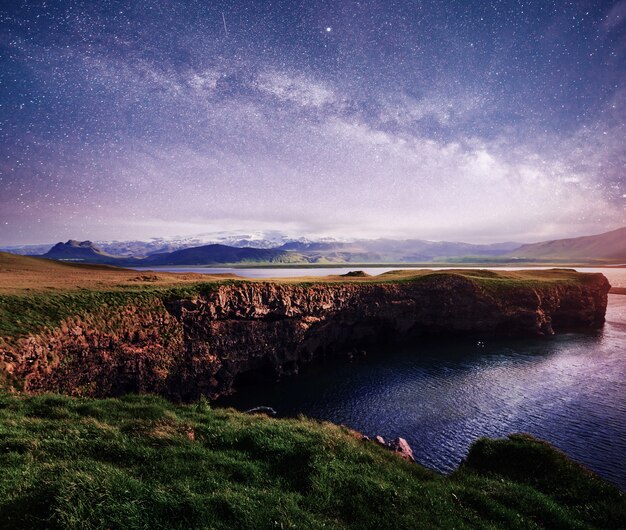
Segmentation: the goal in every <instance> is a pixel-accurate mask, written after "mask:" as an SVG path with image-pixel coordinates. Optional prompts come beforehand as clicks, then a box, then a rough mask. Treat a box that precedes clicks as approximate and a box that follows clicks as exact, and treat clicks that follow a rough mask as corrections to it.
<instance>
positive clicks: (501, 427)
mask: <svg viewBox="0 0 626 530" xmlns="http://www.w3.org/2000/svg"><path fill="white" fill-rule="evenodd" d="M580 270H583V269H580ZM587 270H589V269H587ZM309 271H310V270H307V274H309ZM325 271H326V274H329V272H328V269H325ZM599 272H603V273H605V274H606V275H607V277H609V280H610V281H611V283H612V284H613V285H615V286H621V287H626V270H624V269H599ZM273 275H275V273H273ZM217 404H218V405H221V406H233V407H236V408H238V409H247V408H251V407H253V406H257V405H267V406H271V407H273V408H275V409H276V410H277V411H278V413H279V415H280V416H295V415H297V414H300V413H302V414H304V415H306V416H309V417H313V418H317V419H321V420H329V421H332V422H335V423H340V424H344V425H347V426H349V427H351V428H354V429H357V430H359V431H361V432H363V433H365V434H368V435H376V434H380V435H382V436H384V437H385V438H395V437H398V436H402V437H404V438H406V439H407V440H408V441H409V443H410V444H411V446H412V448H413V450H414V452H415V455H416V458H417V460H418V461H419V462H421V463H422V464H424V465H426V466H428V467H430V468H433V469H436V470H438V471H442V472H447V471H450V470H452V469H454V468H455V467H456V466H457V465H458V464H459V462H460V461H461V459H462V458H463V457H464V456H465V454H466V453H467V450H468V447H469V445H470V444H471V443H472V442H473V441H474V440H475V439H476V438H479V437H481V436H488V437H500V436H505V435H507V434H509V433H514V432H527V433H531V434H533V435H536V436H538V437H540V438H543V439H545V440H548V441H549V442H551V443H553V444H554V445H555V446H557V447H559V448H560V449H562V450H563V451H565V452H566V453H567V454H568V455H569V456H570V457H572V458H574V459H575V460H577V461H579V462H581V463H583V464H585V465H586V466H588V467H589V468H591V469H593V470H594V471H596V472H597V473H599V474H600V475H601V476H603V477H605V478H606V479H608V480H610V481H612V482H613V483H615V484H617V485H619V486H620V487H621V488H622V489H626V459H625V458H624V457H625V456H626V296H624V295H610V296H609V308H608V312H607V322H606V325H605V326H604V328H603V329H602V330H600V331H598V332H594V333H591V334H563V335H558V336H555V337H546V338H536V339H525V340H491V341H489V340H488V341H485V343H484V344H477V343H476V342H474V341H455V342H449V341H437V342H428V343H421V344H415V345H414V346H413V347H410V348H407V349H404V350H398V351H392V352H385V353H382V352H381V353H376V354H369V355H368V356H367V357H366V358H364V359H359V360H356V361H353V362H350V363H348V362H342V361H331V362H327V363H325V364H323V365H321V366H320V365H318V366H315V367H311V368H309V369H307V370H305V372H304V373H302V374H300V375H298V376H295V377H292V378H288V379H286V380H283V381H282V382H280V383H277V384H274V385H256V386H249V387H246V388H244V389H242V390H240V391H239V392H238V393H237V394H235V395H233V396H229V397H227V398H224V399H221V400H219V401H218V403H217Z"/></svg>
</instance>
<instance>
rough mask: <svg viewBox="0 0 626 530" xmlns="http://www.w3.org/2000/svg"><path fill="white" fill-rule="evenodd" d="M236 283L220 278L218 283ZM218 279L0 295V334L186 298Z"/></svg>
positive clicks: (17, 333)
mask: <svg viewBox="0 0 626 530" xmlns="http://www.w3.org/2000/svg"><path fill="white" fill-rule="evenodd" d="M233 283H239V282H237V281H235V280H225V281H221V282H220V283H219V284H220V285H227V284H233ZM217 286H218V283H217V282H200V283H193V284H185V285H180V286H176V287H163V286H150V285H138V286H133V287H126V286H120V287H119V288H118V289H107V290H96V289H77V290H66V291H52V292H32V293H26V294H0V336H4V337H18V336H24V335H28V334H29V333H34V332H37V331H40V330H42V329H44V328H53V327H55V326H57V325H58V324H60V323H61V322H62V321H63V320H64V319H66V318H68V317H74V316H78V317H81V316H85V315H86V314H89V313H93V312H94V310H98V309H107V308H116V307H122V306H124V305H127V304H131V303H132V304H135V305H139V306H141V305H146V304H149V303H150V302H152V301H154V300H155V299H161V300H169V299H173V298H189V297H193V296H197V295H200V294H207V293H209V292H211V291H213V290H214V289H216V288H217Z"/></svg>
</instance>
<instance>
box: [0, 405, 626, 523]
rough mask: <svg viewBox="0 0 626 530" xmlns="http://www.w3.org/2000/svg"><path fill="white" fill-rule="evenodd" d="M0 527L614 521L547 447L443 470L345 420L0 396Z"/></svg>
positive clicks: (614, 505)
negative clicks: (370, 438)
mask: <svg viewBox="0 0 626 530" xmlns="http://www.w3.org/2000/svg"><path fill="white" fill-rule="evenodd" d="M0 468H1V469H2V473H1V474H0V526H2V527H3V528H68V529H73V528H76V529H78V528H80V529H85V528H103V529H104V528H151V529H155V528H216V529H217V528H224V529H226V528H228V529H232V528H255V529H262V528H306V529H314V528H359V529H364V528H376V529H380V528H394V529H398V528H507V529H515V528H519V529H530V528H562V529H566V528H567V529H570V528H581V529H583V528H619V527H623V526H622V525H623V522H624V521H625V520H626V500H625V498H624V495H623V494H622V493H620V492H619V491H618V490H617V489H615V488H613V487H612V486H610V485H608V484H607V483H605V482H603V481H601V480H600V479H599V478H597V477H596V476H595V475H592V474H591V473H590V472H588V471H586V470H584V469H583V468H581V467H579V466H578V465H577V464H575V463H573V462H571V461H569V460H568V459H567V458H565V457H564V456H563V455H562V454H561V453H559V452H557V451H556V450H554V449H553V448H552V447H550V446H549V445H547V444H545V443H542V442H538V441H536V440H534V439H532V438H529V437H524V436H516V437H513V438H512V439H509V440H498V441H488V440H481V441H479V442H477V443H476V444H475V445H474V446H473V448H472V449H471V451H470V454H469V456H468V458H467V462H466V464H465V465H463V466H462V467H461V468H460V469H459V470H458V471H456V472H455V473H454V474H452V475H451V476H448V477H444V476H441V475H438V474H435V473H433V472H430V471H428V470H426V469H424V468H423V467H421V466H420V465H417V464H412V463H409V462H407V461H405V460H403V459H402V458H400V457H399V456H398V455H395V454H393V453H392V452H390V451H389V450H387V449H384V448H382V447H379V446H378V445H376V444H375V443H373V442H365V441H362V440H361V439H360V437H359V436H358V435H357V434H356V433H354V432H352V431H349V430H347V429H345V428H342V427H338V426H335V425H332V424H328V423H318V422H314V421H311V420H307V419H303V418H301V419H293V420H275V419H270V418H266V417H264V416H251V415H246V414H242V413H237V412H234V411H230V410H223V409H212V408H210V406H209V405H208V404H206V403H205V402H199V403H197V404H193V405H188V406H175V405H172V404H170V403H168V402H166V401H164V400H161V399H159V398H154V397H148V396H143V397H137V396H127V397H125V398H123V399H119V400H117V399H109V400H87V399H75V398H74V399H73V398H67V397H61V396H53V395H49V396H38V397H16V396H8V395H4V396H2V395H0Z"/></svg>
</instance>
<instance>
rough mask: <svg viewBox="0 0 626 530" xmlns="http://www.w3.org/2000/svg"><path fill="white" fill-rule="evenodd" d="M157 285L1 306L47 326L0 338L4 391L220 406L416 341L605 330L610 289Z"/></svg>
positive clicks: (512, 276) (496, 275)
mask: <svg viewBox="0 0 626 530" xmlns="http://www.w3.org/2000/svg"><path fill="white" fill-rule="evenodd" d="M162 280H163V279H162V278H161V279H160V278H159V276H158V275H145V274H144V275H142V276H135V277H131V278H128V281H127V282H126V283H123V282H122V283H119V284H116V285H115V287H114V288H110V290H109V292H106V291H102V289H101V288H99V289H93V288H90V289H85V288H83V289H73V290H72V289H69V290H64V291H62V292H60V293H59V292H55V291H53V292H48V291H46V292H45V293H42V294H39V295H37V296H33V293H32V292H30V291H28V292H26V293H15V294H11V295H6V296H5V298H6V297H7V296H8V299H9V300H8V301H10V305H12V306H13V307H16V308H18V309H19V307H20V305H22V307H23V308H24V309H26V310H27V312H28V314H29V315H31V318H33V319H34V320H36V321H37V322H46V321H47V322H46V325H41V326H34V327H31V331H30V332H29V333H15V334H13V335H10V334H5V336H4V337H3V338H2V342H0V360H1V361H2V371H3V372H4V374H5V378H6V380H7V381H8V382H9V384H10V385H12V386H13V387H15V388H18V389H20V390H24V391H27V392H30V393H41V392H61V393H65V394H71V395H82V396H92V397H106V396H117V395H123V394H127V393H132V392H139V393H152V394H160V395H163V396H166V397H168V398H170V399H174V400H176V401H191V400H196V399H198V398H199V397H200V396H207V397H209V398H215V397H218V396H220V395H224V394H227V393H230V392H232V390H233V388H234V387H236V385H237V384H238V382H240V381H241V380H245V379H249V378H255V377H257V376H262V377H266V378H268V379H270V380H275V379H277V378H279V377H280V376H283V375H286V374H293V373H296V372H297V371H298V368H299V367H300V366H301V365H303V364H305V363H308V362H311V361H313V360H315V359H322V358H330V357H336V356H343V355H353V354H355V353H358V352H364V351H368V350H372V349H377V350H380V349H381V348H384V347H385V346H393V345H394V344H400V343H403V342H407V341H413V342H414V343H415V342H418V341H420V340H422V338H424V337H450V336H471V337H478V338H484V337H493V336H538V335H551V334H553V333H559V332H562V331H567V330H590V329H595V328H598V327H600V326H602V324H603V322H604V315H605V311H606V305H607V293H608V292H609V289H610V285H609V282H608V281H607V279H606V278H605V277H604V276H603V275H602V274H581V273H577V272H575V271H572V270H564V269H553V270H549V271H525V272H524V271H518V272H504V271H503V272H494V271H485V270H457V271H445V272H443V271H394V272H391V273H387V274H383V275H380V276H376V277H367V276H365V277H364V276H362V275H359V274H356V275H351V276H345V277H327V278H324V279H316V280H308V279H305V280H295V281H294V280H276V281H240V280H233V279H221V280H220V279H214V280H213V281H210V282H202V283H200V282H198V281H197V279H195V281H193V282H189V283H184V284H179V285H177V286H175V287H172V286H168V285H167V279H166V280H165V285H162V283H164V282H163V281H162ZM133 282H134V283H133ZM7 318H13V319H15V318H18V317H16V316H15V315H14V316H11V315H8V314H7ZM19 318H23V317H19Z"/></svg>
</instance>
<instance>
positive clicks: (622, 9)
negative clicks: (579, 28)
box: [602, 0, 626, 31]
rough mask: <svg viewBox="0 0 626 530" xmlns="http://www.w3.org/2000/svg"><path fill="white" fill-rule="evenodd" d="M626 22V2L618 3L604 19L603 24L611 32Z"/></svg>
mask: <svg viewBox="0 0 626 530" xmlns="http://www.w3.org/2000/svg"><path fill="white" fill-rule="evenodd" d="M625 20H626V0H620V1H619V2H617V3H616V4H615V5H614V6H613V7H611V9H610V10H609V12H608V13H607V15H606V17H605V18H604V20H603V22H602V24H603V26H604V28H605V29H606V30H607V31H611V30H613V29H614V28H616V27H617V26H619V25H620V24H622V23H623V22H624V21H625Z"/></svg>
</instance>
